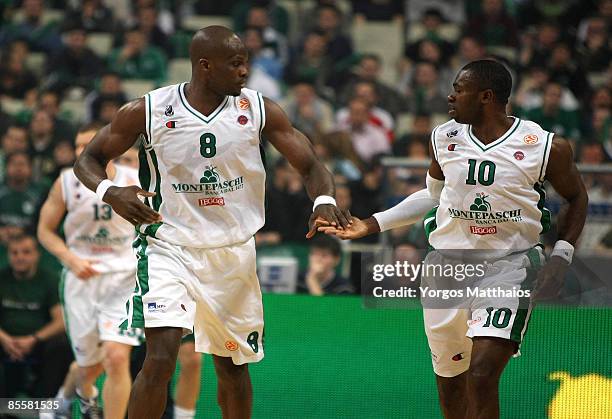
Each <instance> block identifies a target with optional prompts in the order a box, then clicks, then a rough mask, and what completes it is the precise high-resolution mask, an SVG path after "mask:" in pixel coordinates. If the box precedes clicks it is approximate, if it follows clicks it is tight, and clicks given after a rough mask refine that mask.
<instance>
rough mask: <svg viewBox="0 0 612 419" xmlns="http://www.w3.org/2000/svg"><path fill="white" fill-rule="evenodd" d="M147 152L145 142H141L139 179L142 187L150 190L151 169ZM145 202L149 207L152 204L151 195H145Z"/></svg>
mask: <svg viewBox="0 0 612 419" xmlns="http://www.w3.org/2000/svg"><path fill="white" fill-rule="evenodd" d="M146 153H147V152H146V151H145V147H144V144H141V145H140V148H139V149H138V180H139V181H140V185H141V187H142V189H144V190H145V191H148V190H149V187H150V186H151V170H150V169H149V162H148V161H147V154H146ZM144 203H145V205H146V206H148V207H150V206H151V203H150V202H149V197H145V200H144Z"/></svg>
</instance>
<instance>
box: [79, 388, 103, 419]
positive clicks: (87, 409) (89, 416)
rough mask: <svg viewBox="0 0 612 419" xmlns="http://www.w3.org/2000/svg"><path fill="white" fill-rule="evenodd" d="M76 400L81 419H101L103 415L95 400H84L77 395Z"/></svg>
mask: <svg viewBox="0 0 612 419" xmlns="http://www.w3.org/2000/svg"><path fill="white" fill-rule="evenodd" d="M77 399H78V400H79V409H80V411H81V416H82V417H83V419H103V418H104V414H103V413H102V408H101V407H100V406H98V401H97V400H96V399H89V400H87V399H84V398H82V397H81V396H79V395H78V393H77Z"/></svg>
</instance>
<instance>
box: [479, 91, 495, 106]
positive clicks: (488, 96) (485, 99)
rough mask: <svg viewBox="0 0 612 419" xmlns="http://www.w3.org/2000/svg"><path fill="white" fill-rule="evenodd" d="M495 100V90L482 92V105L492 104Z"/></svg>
mask: <svg viewBox="0 0 612 419" xmlns="http://www.w3.org/2000/svg"><path fill="white" fill-rule="evenodd" d="M494 100H495V96H494V94H493V90H491V89H485V90H483V91H482V92H480V102H481V103H490V102H493V101H494Z"/></svg>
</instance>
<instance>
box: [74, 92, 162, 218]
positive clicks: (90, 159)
mask: <svg viewBox="0 0 612 419" xmlns="http://www.w3.org/2000/svg"><path fill="white" fill-rule="evenodd" d="M145 124H146V117H145V102H144V99H137V100H134V101H132V102H129V103H127V104H125V105H123V106H122V107H121V109H119V111H118V112H117V115H115V118H113V121H112V122H111V123H110V124H109V125H107V126H105V127H104V128H102V129H101V130H100V131H98V133H97V134H96V136H95V137H94V138H93V140H91V142H90V143H89V144H88V145H87V147H85V150H83V152H82V153H81V155H80V156H79V158H78V159H77V161H76V164H75V166H74V173H75V174H76V176H77V178H79V180H80V181H81V182H83V184H84V185H85V186H87V187H88V188H89V189H91V190H92V191H95V190H96V189H97V187H98V185H99V184H100V182H102V181H103V180H105V179H107V175H106V165H107V164H108V162H109V161H110V160H112V159H114V158H116V157H118V156H120V155H122V154H123V153H124V152H125V151H126V150H127V149H128V148H130V147H131V146H132V144H134V142H135V141H136V139H137V138H138V137H139V136H140V135H141V134H143V133H145V132H146V128H145ZM138 195H140V196H147V197H151V196H154V195H155V193H153V192H147V191H144V190H143V189H141V188H140V187H138V186H126V187H118V186H111V187H110V188H108V190H107V191H106V194H105V195H104V197H103V201H104V202H106V203H108V204H110V205H111V206H112V207H113V210H114V211H115V212H116V213H117V214H119V215H120V216H121V217H123V218H125V219H126V220H127V221H129V222H130V223H132V224H135V225H138V224H152V223H155V222H157V221H161V216H160V215H159V214H158V213H157V212H155V211H153V210H152V209H151V208H150V207H148V206H147V205H145V204H143V203H142V202H141V201H140V199H139V198H138Z"/></svg>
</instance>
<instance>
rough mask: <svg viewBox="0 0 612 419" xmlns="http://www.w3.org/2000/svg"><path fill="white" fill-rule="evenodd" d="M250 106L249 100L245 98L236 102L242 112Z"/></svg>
mask: <svg viewBox="0 0 612 419" xmlns="http://www.w3.org/2000/svg"><path fill="white" fill-rule="evenodd" d="M250 106H251V102H249V100H248V99H247V98H245V97H243V98H242V99H240V100H239V101H238V107H239V108H240V109H242V110H243V111H244V110H246V109H249V107H250Z"/></svg>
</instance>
